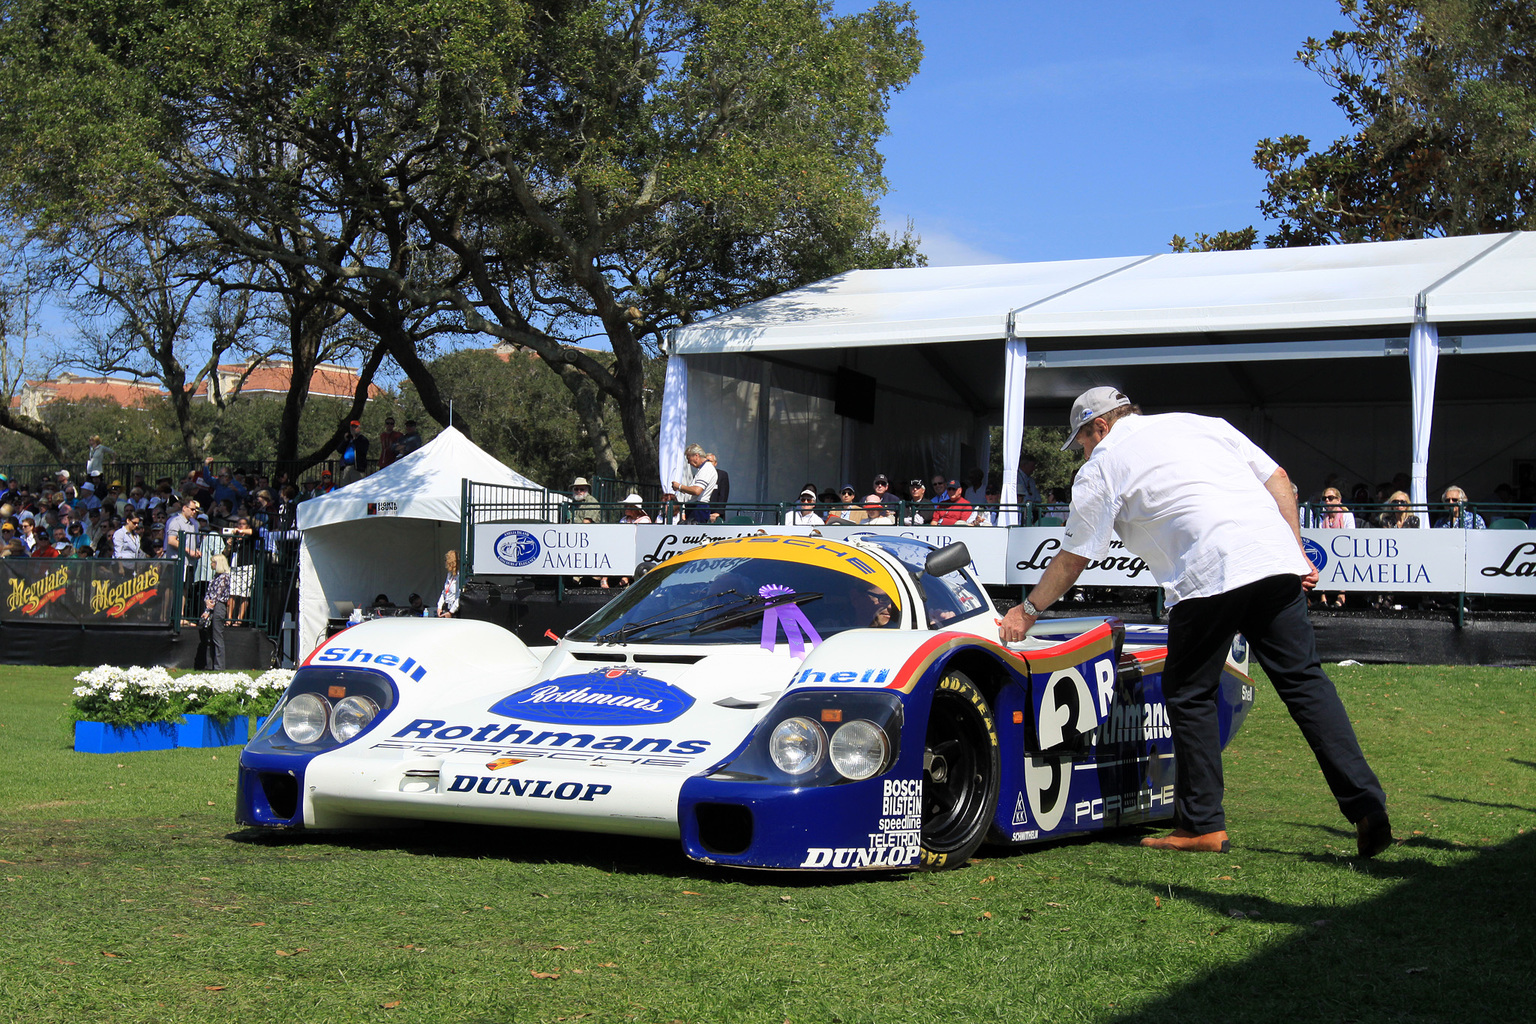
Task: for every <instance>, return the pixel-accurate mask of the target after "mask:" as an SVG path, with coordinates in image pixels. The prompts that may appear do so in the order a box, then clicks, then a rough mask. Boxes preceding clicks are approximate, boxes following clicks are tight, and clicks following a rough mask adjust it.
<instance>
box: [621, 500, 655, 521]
mask: <svg viewBox="0 0 1536 1024" xmlns="http://www.w3.org/2000/svg"><path fill="white" fill-rule="evenodd" d="M619 514H620V516H621V519H620V521H621V522H625V523H628V524H630V525H631V526H638V525H640V524H642V523H649V522H650V521H651V517H650V516H648V515H646V514H645V501H644V500H643V499H642V498H641V497H640V495H638V494H631V495H629V496H627V497H626V498H625V499H624V508H623V510H622V511H621V512H620V513H619Z"/></svg>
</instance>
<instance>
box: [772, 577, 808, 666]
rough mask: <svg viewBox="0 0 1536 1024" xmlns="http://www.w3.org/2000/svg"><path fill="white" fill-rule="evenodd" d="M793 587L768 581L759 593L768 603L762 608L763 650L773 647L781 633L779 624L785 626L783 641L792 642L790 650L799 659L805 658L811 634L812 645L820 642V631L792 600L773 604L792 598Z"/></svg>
mask: <svg viewBox="0 0 1536 1024" xmlns="http://www.w3.org/2000/svg"><path fill="white" fill-rule="evenodd" d="M794 592H795V591H794V588H792V587H784V586H780V585H779V584H777V583H769V584H767V585H766V586H764V587H761V588H760V589H759V590H758V592H757V596H758V597H761V598H762V599H763V600H764V601H767V602H769V605H768V607H766V608H764V609H763V650H765V651H771V650H773V649H774V647H775V645H776V642H777V640H778V636H779V626H781V625H782V626H783V627H784V640H785V642H786V643H788V644H789V653H790V654H791V655H792V656H793V657H796V658H804V657H805V641H806V638H807V637H809V638H810V641H811V645H812V646H815V645H816V644H819V643H821V634H820V633H818V632H816V627H815V626H813V625H811V620H810V619H808V618H806V617H805V612H804V611H802V610H801V608H800V606H799V605H797V604H795V603H794V602H793V601H783V602H780V603H778V604H774V603H772V602H773V601H774V600H775V599H776V598H782V597H790V596H792V595H793V594H794Z"/></svg>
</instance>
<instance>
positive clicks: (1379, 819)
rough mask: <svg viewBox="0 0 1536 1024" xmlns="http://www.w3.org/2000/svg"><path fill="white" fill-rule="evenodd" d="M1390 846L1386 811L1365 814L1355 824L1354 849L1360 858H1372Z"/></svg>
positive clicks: (1390, 829)
mask: <svg viewBox="0 0 1536 1024" xmlns="http://www.w3.org/2000/svg"><path fill="white" fill-rule="evenodd" d="M1391 845H1392V823H1391V822H1390V821H1388V820H1387V812H1386V811H1377V812H1375V813H1374V814H1367V815H1366V816H1365V817H1363V818H1361V819H1360V820H1359V821H1357V822H1355V848H1356V849H1358V850H1359V851H1360V856H1362V857H1367V858H1369V857H1374V856H1376V855H1377V854H1378V853H1380V852H1381V851H1382V850H1385V849H1386V848H1387V847H1389V846H1391Z"/></svg>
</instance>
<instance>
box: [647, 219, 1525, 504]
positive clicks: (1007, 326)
mask: <svg viewBox="0 0 1536 1024" xmlns="http://www.w3.org/2000/svg"><path fill="white" fill-rule="evenodd" d="M1533 352H1536V234H1531V233H1522V232H1516V233H1511V234H1505V235H1481V236H1470V237H1458V238H1435V239H1422V240H1410V241H1399V242H1376V243H1367V244H1360V245H1339V246H1322V247H1315V248H1295V249H1261V250H1250V251H1244V252H1211V253H1165V254H1161V255H1154V256H1141V257H1119V258H1109V259H1095V260H1076V261H1067V262H1056V263H1025V264H1009V265H1001V266H978V267H921V268H913V269H899V270H871V271H855V272H852V273H848V274H843V275H840V276H838V277H833V278H829V279H828V280H825V281H821V282H818V283H816V284H812V285H808V286H806V287H803V288H799V289H796V290H794V291H790V292H786V293H784V294H782V295H778V296H775V297H773V298H770V299H767V300H764V301H762V302H758V303H755V304H753V305H750V306H745V307H742V308H741V309H737V310H734V311H731V312H729V313H725V314H722V315H720V316H717V317H714V318H711V319H709V320H704V321H700V322H699V323H696V324H691V325H688V326H686V327H681V328H678V329H677V330H675V331H674V332H673V333H672V336H671V338H670V353H671V354H672V355H673V356H680V357H681V358H672V359H670V360H669V361H668V367H667V386H666V395H665V400H664V407H663V415H662V437H661V465H660V467H659V470H660V473H661V478H662V479H663V480H668V479H673V478H675V477H676V476H677V473H678V471H679V469H680V467H681V465H682V463H683V460H682V455H681V451H682V447H683V445H684V444H685V443H686V442H688V441H697V442H699V443H701V444H703V445H704V446H705V448H707V449H710V450H713V451H715V452H717V453H718V454H719V456H720V463H721V465H722V467H724V468H727V469H729V470H730V472H731V479H732V497H733V499H738V500H745V501H783V500H789V499H791V498H792V496H793V495H794V494H795V493H796V492H797V491H798V490H799V488H800V486H801V485H802V484H803V483H804V482H805V481H807V480H812V481H815V482H817V483H818V484H819V485H820V486H823V487H826V486H835V485H836V484H840V483H842V482H845V481H853V482H854V485H855V487H856V488H858V489H859V490H860V491H861V492H862V491H863V490H864V489H866V488H867V487H868V486H869V484H868V481H869V480H870V479H871V478H872V476H873V474H875V473H876V472H887V473H889V474H890V475H891V477H892V479H893V480H896V479H897V477H898V474H902V475H905V474H907V473H909V472H921V473H924V474H926V473H929V472H942V473H945V474H946V475H948V476H958V475H959V474H960V472H961V470H962V469H964V468H966V467H968V466H971V465H985V463H986V454H987V453H986V451H985V448H986V445H987V440H986V438H987V436H988V433H987V428H988V427H989V426H990V425H992V424H997V423H1001V424H1002V425H1003V438H1004V454H1003V461H1004V465H1005V472H1004V480H1003V481H1002V491H1003V494H1002V500H1003V501H1004V502H1011V501H1012V500H1013V492H1014V471H1015V469H1016V467H1017V464H1018V456H1019V449H1020V445H1021V439H1022V433H1023V429H1024V427H1025V426H1026V425H1030V426H1041V425H1044V426H1057V425H1062V424H1064V422H1065V420H1066V412H1067V409H1068V407H1069V405H1070V403H1071V401H1072V399H1073V397H1075V396H1076V395H1077V394H1078V393H1080V392H1081V391H1083V390H1085V389H1086V388H1089V387H1093V386H1096V385H1099V384H1113V385H1116V386H1118V387H1120V388H1122V389H1123V390H1125V391H1126V392H1127V393H1128V394H1130V396H1131V398H1132V399H1133V400H1135V401H1137V402H1138V403H1139V404H1141V405H1142V406H1143V407H1144V408H1145V409H1146V411H1148V412H1158V411H1168V410H1174V409H1178V410H1185V411H1195V412H1202V413H1207V414H1211V415H1221V416H1225V417H1226V418H1228V419H1229V420H1231V421H1232V422H1233V423H1234V424H1236V425H1237V426H1239V427H1240V428H1242V429H1244V430H1245V431H1246V432H1248V433H1249V435H1250V436H1252V437H1253V438H1254V439H1255V440H1256V441H1258V442H1259V443H1260V444H1261V445H1262V446H1264V447H1265V448H1267V449H1269V450H1270V451H1271V452H1272V453H1273V454H1274V455H1275V456H1276V458H1277V459H1279V461H1280V462H1281V463H1282V465H1285V466H1286V467H1287V468H1288V469H1290V471H1291V475H1292V477H1293V479H1297V480H1298V481H1299V482H1300V483H1301V486H1302V490H1303V495H1304V496H1305V495H1306V494H1307V493H1310V492H1312V491H1315V490H1316V489H1317V488H1318V487H1319V486H1320V485H1321V482H1322V478H1323V476H1324V475H1325V474H1327V473H1330V472H1336V473H1339V474H1340V475H1341V476H1342V477H1343V478H1344V481H1345V484H1346V486H1348V484H1349V483H1351V482H1354V481H1356V480H1361V481H1365V482H1367V483H1371V484H1374V483H1376V482H1377V481H1378V480H1385V479H1390V478H1391V477H1392V476H1393V475H1394V473H1396V472H1399V471H1402V472H1409V473H1410V474H1411V478H1412V481H1413V485H1412V490H1413V498H1414V500H1415V501H1416V502H1422V501H1424V500H1426V498H1428V499H1429V500H1438V497H1439V489H1440V488H1441V487H1443V486H1445V485H1446V484H1449V483H1451V482H1458V483H1462V484H1463V485H1464V486H1468V487H1471V488H1472V489H1473V490H1472V493H1473V500H1474V501H1477V500H1479V499H1484V500H1486V499H1487V498H1489V497H1491V494H1490V491H1491V488H1492V487H1493V486H1494V485H1495V484H1496V483H1499V482H1510V483H1516V482H1518V483H1521V484H1526V483H1529V484H1530V485H1531V486H1532V487H1536V451H1533V448H1536V443H1533V442H1536V428H1533V421H1536V417H1533V416H1532V413H1533V411H1536V409H1533V406H1536V401H1533V398H1532V393H1533V384H1536V359H1533V358H1532V353H1533ZM1442 356H1455V357H1456V358H1454V359H1441V357H1442ZM849 371H852V373H851V374H850V373H849ZM850 381H851V382H852V384H850ZM850 390H852V391H857V392H860V393H861V395H860V396H855V397H860V398H861V400H859V401H854V402H851V403H849V402H847V401H846V399H848V398H849V397H850V395H849V394H848V392H849V391H850ZM871 397H872V401H870V398H871ZM840 404H842V405H843V408H844V410H845V412H849V414H847V415H839V414H838V413H837V410H838V407H839V405H840ZM850 410H851V411H850ZM871 413H872V415H871ZM1431 438H1433V439H1434V449H1433V451H1432V450H1431ZM770 452H771V453H772V455H771V458H770V454H769V453H770ZM896 489H897V490H898V491H901V492H903V493H904V489H903V488H901V487H900V486H899V485H898V486H897V488H896Z"/></svg>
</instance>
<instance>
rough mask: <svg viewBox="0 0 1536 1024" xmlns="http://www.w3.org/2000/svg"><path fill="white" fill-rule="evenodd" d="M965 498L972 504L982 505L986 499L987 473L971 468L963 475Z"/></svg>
mask: <svg viewBox="0 0 1536 1024" xmlns="http://www.w3.org/2000/svg"><path fill="white" fill-rule="evenodd" d="M965 500H966V501H968V502H970V503H971V504H972V505H982V504H985V503H986V500H987V475H986V474H985V473H983V472H982V471H981V470H980V469H973V470H971V471H970V472H969V473H967V474H966V476H965Z"/></svg>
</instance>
